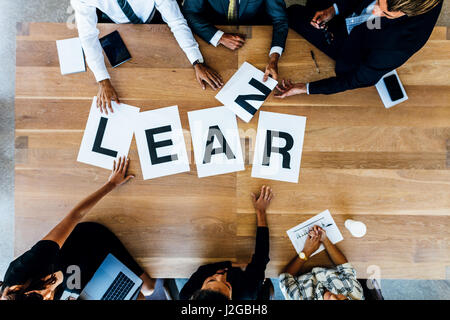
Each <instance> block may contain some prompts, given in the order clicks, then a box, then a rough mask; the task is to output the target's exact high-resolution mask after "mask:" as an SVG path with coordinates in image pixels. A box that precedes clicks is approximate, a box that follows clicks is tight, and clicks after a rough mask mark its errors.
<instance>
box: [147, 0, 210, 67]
mask: <svg viewBox="0 0 450 320" xmlns="http://www.w3.org/2000/svg"><path fill="white" fill-rule="evenodd" d="M155 3H156V8H157V9H158V11H159V12H160V13H161V16H162V18H163V20H164V22H166V23H167V24H168V25H169V28H170V30H171V31H172V33H173V35H174V36H175V39H176V40H177V42H178V45H179V46H180V47H181V49H182V50H183V51H184V53H185V54H186V56H187V58H188V59H189V61H190V62H191V63H194V62H195V61H196V60H200V62H203V56H202V53H201V52H200V49H199V47H198V43H197V41H196V40H195V38H194V35H193V34H192V31H191V29H190V28H189V26H188V24H187V22H186V19H185V18H184V17H183V14H182V13H181V11H180V7H179V6H178V4H177V2H176V1H175V0H156V1H155Z"/></svg>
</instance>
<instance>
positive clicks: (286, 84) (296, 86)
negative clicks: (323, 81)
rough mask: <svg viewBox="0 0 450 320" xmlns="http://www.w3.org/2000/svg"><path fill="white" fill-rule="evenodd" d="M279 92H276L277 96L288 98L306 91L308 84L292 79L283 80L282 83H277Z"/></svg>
mask: <svg viewBox="0 0 450 320" xmlns="http://www.w3.org/2000/svg"><path fill="white" fill-rule="evenodd" d="M277 90H278V92H276V93H275V97H276V98H281V99H283V98H286V97H290V96H295V95H297V94H303V93H306V84H304V83H292V82H291V80H286V81H285V80H283V81H282V82H281V84H279V85H277Z"/></svg>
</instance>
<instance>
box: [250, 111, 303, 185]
mask: <svg viewBox="0 0 450 320" xmlns="http://www.w3.org/2000/svg"><path fill="white" fill-rule="evenodd" d="M305 127H306V117H302V116H295V115H290V114H282V113H274V112H267V111H261V112H260V114H259V121H258V132H257V134H256V142H255V154H254V156H253V166H252V177H254V178H262V179H271V180H278V181H286V182H292V183H298V179H299V174H300V163H301V159H302V150H303V139H304V136H305ZM267 130H271V131H272V132H274V131H279V132H286V133H287V134H289V135H290V136H291V137H292V138H293V146H292V148H291V149H290V150H289V151H288V153H289V155H290V166H289V168H283V163H282V161H283V159H284V158H283V156H282V155H281V154H280V153H277V152H271V154H270V162H269V165H263V157H264V156H263V154H264V151H265V144H266V138H267ZM273 143H274V144H273V145H272V146H273V147H278V148H283V147H284V146H285V145H286V143H287V142H286V141H285V140H284V139H282V138H281V137H280V138H273ZM276 143H279V144H278V145H276Z"/></svg>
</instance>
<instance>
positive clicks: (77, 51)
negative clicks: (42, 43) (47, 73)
mask: <svg viewBox="0 0 450 320" xmlns="http://www.w3.org/2000/svg"><path fill="white" fill-rule="evenodd" d="M56 48H57V49H58V58H59V67H60V69H61V74H62V75H65V74H71V73H78V72H84V71H86V65H85V63H84V55H83V49H82V47H81V42H80V38H71V39H65V40H56Z"/></svg>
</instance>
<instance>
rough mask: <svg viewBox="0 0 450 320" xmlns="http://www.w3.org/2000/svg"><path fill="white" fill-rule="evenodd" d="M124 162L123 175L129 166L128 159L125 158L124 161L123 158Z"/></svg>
mask: <svg viewBox="0 0 450 320" xmlns="http://www.w3.org/2000/svg"><path fill="white" fill-rule="evenodd" d="M124 162H125V165H124V166H123V173H124V174H125V173H126V172H127V170H128V165H129V164H130V158H127V160H125V157H124Z"/></svg>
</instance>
